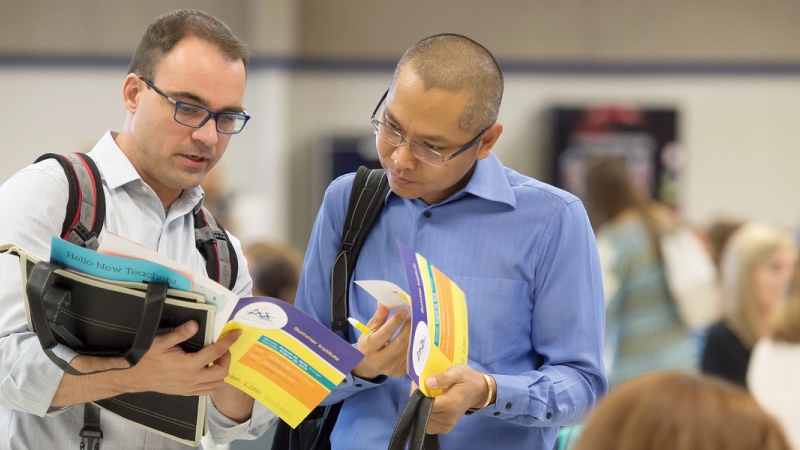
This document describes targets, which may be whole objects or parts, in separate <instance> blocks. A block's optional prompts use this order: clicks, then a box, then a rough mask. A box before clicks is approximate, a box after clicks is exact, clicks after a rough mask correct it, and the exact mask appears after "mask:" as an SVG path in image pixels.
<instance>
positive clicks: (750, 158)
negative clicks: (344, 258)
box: [0, 68, 800, 246]
mask: <svg viewBox="0 0 800 450" xmlns="http://www.w3.org/2000/svg"><path fill="white" fill-rule="evenodd" d="M124 72H125V70H124V68H118V69H87V68H77V69H65V68H61V69H36V70H33V69H15V68H3V69H0V98H2V99H3V106H2V109H3V117H4V118H5V120H2V121H0V135H2V136H4V137H5V142H4V143H5V147H6V148H5V149H4V150H3V154H4V156H5V158H4V160H5V163H4V164H3V165H0V180H2V181H4V180H5V179H7V178H8V177H9V176H10V175H11V174H12V173H13V172H15V171H16V170H18V169H19V168H21V167H23V166H24V165H25V164H27V163H29V162H31V161H33V160H34V159H35V158H36V157H37V156H38V155H40V154H42V153H45V152H52V151H56V152H66V151H75V150H83V149H86V148H88V147H90V146H91V145H93V144H94V142H95V141H96V139H97V138H99V137H100V135H101V134H102V133H103V132H104V131H105V130H106V129H109V128H111V129H118V128H119V127H120V126H121V124H122V121H123V119H124V112H125V111H124V109H123V107H122V99H121V86H122V80H123V78H124ZM390 76H391V74H390V73H389V72H388V71H387V72H381V71H377V72H370V71H364V72H341V71H336V72H320V71H296V72H284V71H279V70H268V69H261V70H255V71H253V72H252V73H251V76H250V80H249V84H248V88H247V94H246V100H245V105H246V107H247V108H248V110H249V111H250V112H251V114H252V115H253V117H254V118H253V119H252V121H251V123H250V124H248V127H247V129H246V130H245V132H244V133H243V134H241V135H239V136H236V137H235V138H234V139H233V140H232V141H231V145H230V146H229V149H228V152H227V153H226V155H225V157H224V158H223V164H224V168H225V170H226V173H227V174H228V179H229V181H230V183H231V184H232V185H233V186H234V188H235V189H236V191H237V192H238V193H239V194H240V198H244V199H247V202H248V204H252V205H254V206H255V207H254V208H251V209H250V210H251V211H259V213H258V214H254V216H253V218H252V219H248V220H247V222H245V223H246V224H247V225H248V228H247V230H246V234H247V236H253V237H276V238H283V239H289V240H291V241H293V242H295V243H296V244H298V245H301V246H303V245H305V241H306V239H307V237H308V232H309V231H310V228H311V222H312V221H313V217H314V214H315V212H316V207H317V206H318V200H319V195H318V194H319V193H320V192H319V190H321V189H322V188H323V187H322V186H321V185H320V186H314V183H313V180H312V177H311V176H310V175H309V170H310V169H311V167H312V166H313V162H314V158H315V157H316V158H318V157H319V155H318V154H315V152H318V151H319V146H318V142H319V140H320V139H322V138H324V137H326V136H330V135H331V134H334V133H345V134H346V133H353V134H358V133H365V134H366V133H369V132H370V128H369V124H368V118H369V114H370V113H371V112H372V109H373V108H374V106H375V103H376V102H377V100H378V98H379V96H380V95H381V94H382V93H383V91H384V90H385V89H386V87H387V86H388V83H389V81H390ZM506 84H507V86H506V93H505V98H504V102H503V107H502V110H501V114H500V120H501V122H503V123H504V125H505V131H504V134H503V136H502V137H501V139H500V141H499V142H498V144H497V145H496V147H495V150H496V153H497V154H498V156H499V157H500V158H501V159H502V160H503V161H504V162H505V163H506V164H507V165H509V166H511V167H513V168H515V169H516V170H518V171H520V172H523V173H526V174H529V175H532V176H535V177H540V178H542V177H546V176H547V174H548V171H549V165H548V164H549V162H548V161H547V158H546V155H545V153H544V145H545V144H544V143H545V142H546V136H544V131H545V127H544V117H543V112H544V111H545V110H546V109H547V108H548V107H550V106H551V105H552V104H554V103H561V104H572V103H576V104H577V103H583V102H592V101H604V100H631V101H636V102H641V103H644V104H647V105H654V106H675V107H677V108H678V109H679V111H680V122H679V133H680V137H681V140H682V142H683V144H684V145H685V146H686V147H687V149H688V155H689V164H688V168H687V171H686V174H685V179H684V181H683V187H684V199H685V214H686V217H687V218H688V219H690V220H692V221H694V222H696V223H698V224H701V225H703V224H706V223H708V222H709V221H710V220H712V219H713V218H715V217H717V216H720V215H727V216H730V215H732V216H737V217H742V218H753V219H758V220H763V221H767V222H771V223H775V224H778V225H781V226H785V227H794V226H795V225H796V224H797V221H798V220H800V201H798V200H797V199H796V198H797V193H798V192H800V176H797V175H796V173H797V171H798V168H800V151H798V150H799V149H798V143H799V142H800V127H798V126H797V125H796V123H797V121H798V119H800V78H798V77H777V76H766V77H756V76H738V77H737V76H694V77H674V76H673V77H655V76H638V77H637V76H588V75H585V76H577V75H573V76H537V75H533V74H519V73H513V74H510V75H508V76H507V83H506ZM312 187H313V188H314V192H312Z"/></svg>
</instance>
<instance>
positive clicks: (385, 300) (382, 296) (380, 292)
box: [355, 280, 411, 313]
mask: <svg viewBox="0 0 800 450" xmlns="http://www.w3.org/2000/svg"><path fill="white" fill-rule="evenodd" d="M355 283H356V284H357V285H359V286H361V287H362V288H363V289H364V290H365V291H367V292H368V293H369V294H370V295H371V296H373V297H375V299H377V300H378V302H380V303H381V304H383V305H384V306H386V307H387V308H389V309H391V310H392V311H394V312H398V311H401V310H404V309H405V310H406V311H408V312H409V313H410V312H411V303H410V302H411V297H409V295H408V294H406V293H405V291H403V290H402V289H401V288H400V287H398V286H397V285H396V284H394V283H390V282H388V281H383V280H360V281H356V282H355Z"/></svg>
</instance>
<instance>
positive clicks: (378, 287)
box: [355, 241, 469, 397]
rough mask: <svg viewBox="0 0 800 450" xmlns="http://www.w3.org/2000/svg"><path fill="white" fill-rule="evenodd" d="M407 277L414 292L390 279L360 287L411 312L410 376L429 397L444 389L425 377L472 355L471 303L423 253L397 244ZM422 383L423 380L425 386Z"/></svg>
mask: <svg viewBox="0 0 800 450" xmlns="http://www.w3.org/2000/svg"><path fill="white" fill-rule="evenodd" d="M397 247H398V249H399V251H400V255H401V257H402V259H403V265H404V266H405V270H406V277H407V278H408V285H409V291H410V293H406V292H405V291H404V290H403V289H402V288H400V287H398V286H397V285H395V284H393V283H390V282H388V281H382V280H359V281H356V282H355V283H356V284H357V285H359V286H361V287H362V288H363V289H364V290H366V291H367V292H368V293H369V294H370V295H372V296H373V297H375V298H376V299H377V300H378V301H379V302H380V303H382V304H383V305H385V306H386V307H387V308H389V309H391V310H393V311H399V310H401V309H407V310H410V312H411V324H412V328H411V340H410V345H409V348H408V362H409V364H408V375H409V376H410V377H411V379H412V380H413V381H414V382H415V383H416V384H417V386H419V387H420V390H422V393H423V394H425V395H426V396H428V397H435V396H437V395H439V394H440V393H441V390H431V389H428V388H427V386H425V382H424V381H425V378H427V377H428V376H429V375H433V374H436V373H439V372H443V371H445V370H447V368H448V367H450V366H451V365H453V364H466V362H467V352H468V341H469V334H468V328H467V325H468V322H467V303H466V302H467V300H466V296H465V295H464V292H463V291H462V290H461V289H460V288H459V287H458V285H456V283H454V282H453V280H451V279H450V278H448V277H447V276H446V275H445V274H444V273H442V271H440V270H439V269H437V268H436V267H434V266H433V265H431V264H430V263H429V262H428V261H427V260H426V259H425V258H424V257H423V256H422V255H420V254H419V253H414V251H413V250H411V249H410V248H409V247H408V246H406V245H405V244H403V243H402V242H400V241H397ZM421 381H422V382H421Z"/></svg>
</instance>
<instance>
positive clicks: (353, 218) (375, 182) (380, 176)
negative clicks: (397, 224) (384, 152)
mask: <svg viewBox="0 0 800 450" xmlns="http://www.w3.org/2000/svg"><path fill="white" fill-rule="evenodd" d="M387 192H389V182H388V180H387V179H386V174H385V173H384V172H383V170H382V169H373V170H370V169H367V168H366V167H364V166H361V167H359V168H358V172H356V177H355V179H354V180H353V190H352V191H351V192H350V204H349V205H348V207H347V217H345V219H344V228H343V230H342V243H341V244H340V245H339V255H338V256H337V257H336V261H334V263H333V271H332V274H331V318H332V320H331V330H333V331H334V332H336V334H338V335H339V336H340V337H341V338H342V339H344V340H345V341H347V342H350V323H349V322H347V317H348V306H347V299H348V298H349V295H348V294H349V289H350V278H351V277H352V275H353V271H354V270H355V267H356V261H357V260H358V254H359V253H360V252H361V247H362V246H363V245H364V241H365V240H366V237H367V233H368V232H369V229H370V227H372V224H373V223H374V222H375V219H376V218H377V217H378V213H380V211H381V208H382V207H383V202H384V199H385V198H386V193H387Z"/></svg>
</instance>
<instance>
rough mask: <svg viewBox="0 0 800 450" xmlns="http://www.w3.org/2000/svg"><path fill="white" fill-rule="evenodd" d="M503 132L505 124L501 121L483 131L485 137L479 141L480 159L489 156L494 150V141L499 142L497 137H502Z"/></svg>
mask: <svg viewBox="0 0 800 450" xmlns="http://www.w3.org/2000/svg"><path fill="white" fill-rule="evenodd" d="M502 133H503V124H501V123H499V122H497V123H495V124H494V125H492V126H491V127H489V129H488V130H486V132H485V133H483V137H482V138H481V140H480V142H479V143H478V159H484V158H486V157H487V156H489V153H491V152H492V147H494V143H495V142H497V139H499V138H500V135H501V134H502Z"/></svg>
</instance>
